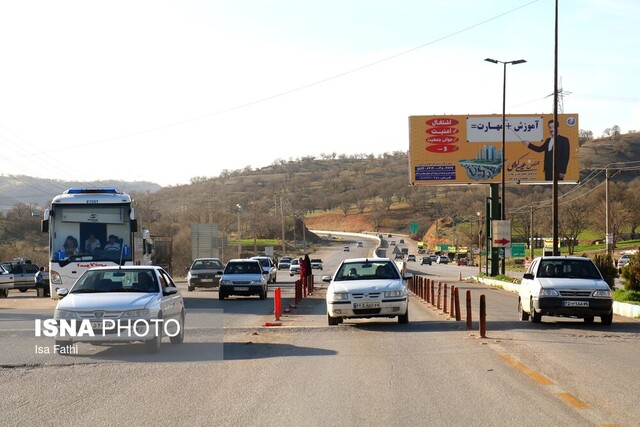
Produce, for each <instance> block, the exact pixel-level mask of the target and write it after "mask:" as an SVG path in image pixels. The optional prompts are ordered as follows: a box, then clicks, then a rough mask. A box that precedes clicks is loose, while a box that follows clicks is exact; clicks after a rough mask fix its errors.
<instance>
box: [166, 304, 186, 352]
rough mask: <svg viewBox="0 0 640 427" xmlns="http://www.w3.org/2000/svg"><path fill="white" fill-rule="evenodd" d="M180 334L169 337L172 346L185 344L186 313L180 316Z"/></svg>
mask: <svg viewBox="0 0 640 427" xmlns="http://www.w3.org/2000/svg"><path fill="white" fill-rule="evenodd" d="M179 325H180V326H179V327H180V332H179V333H178V335H176V336H173V337H169V341H170V342H171V344H182V343H183V342H184V311H183V312H182V313H181V314H180V322H179Z"/></svg>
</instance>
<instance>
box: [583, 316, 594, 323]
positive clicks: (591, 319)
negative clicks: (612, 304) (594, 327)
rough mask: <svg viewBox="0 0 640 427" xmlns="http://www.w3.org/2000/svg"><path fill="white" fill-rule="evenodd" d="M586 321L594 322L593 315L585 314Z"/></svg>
mask: <svg viewBox="0 0 640 427" xmlns="http://www.w3.org/2000/svg"><path fill="white" fill-rule="evenodd" d="M584 323H588V324H591V323H593V316H585V318H584Z"/></svg>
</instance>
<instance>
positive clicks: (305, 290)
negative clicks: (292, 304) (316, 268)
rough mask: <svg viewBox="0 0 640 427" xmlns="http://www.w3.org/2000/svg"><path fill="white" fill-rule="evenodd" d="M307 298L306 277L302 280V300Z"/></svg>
mask: <svg viewBox="0 0 640 427" xmlns="http://www.w3.org/2000/svg"><path fill="white" fill-rule="evenodd" d="M306 297H307V276H304V277H303V278H302V298H306Z"/></svg>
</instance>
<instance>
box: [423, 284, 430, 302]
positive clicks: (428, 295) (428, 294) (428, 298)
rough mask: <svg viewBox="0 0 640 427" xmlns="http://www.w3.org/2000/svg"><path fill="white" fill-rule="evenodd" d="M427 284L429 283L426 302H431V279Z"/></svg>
mask: <svg viewBox="0 0 640 427" xmlns="http://www.w3.org/2000/svg"><path fill="white" fill-rule="evenodd" d="M426 282H427V283H425V288H426V292H425V296H424V300H425V301H426V302H431V292H429V291H430V290H431V282H430V280H429V279H427V280H426Z"/></svg>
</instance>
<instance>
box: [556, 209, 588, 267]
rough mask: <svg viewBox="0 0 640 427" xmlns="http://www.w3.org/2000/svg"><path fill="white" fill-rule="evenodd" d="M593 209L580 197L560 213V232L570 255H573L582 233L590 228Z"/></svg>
mask: <svg viewBox="0 0 640 427" xmlns="http://www.w3.org/2000/svg"><path fill="white" fill-rule="evenodd" d="M590 217H591V209H590V208H589V206H587V205H585V204H584V202H583V201H581V200H580V199H575V200H573V201H571V202H569V203H567V204H566V205H562V210H560V211H559V215H558V232H559V235H560V236H561V237H562V238H563V239H564V240H565V242H566V244H567V249H568V250H569V255H573V252H574V248H575V246H576V243H577V241H578V236H579V235H580V233H582V232H583V231H585V230H586V229H587V228H589V223H590Z"/></svg>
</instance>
